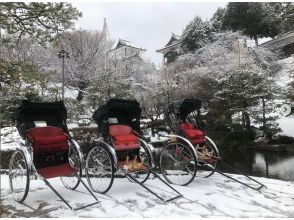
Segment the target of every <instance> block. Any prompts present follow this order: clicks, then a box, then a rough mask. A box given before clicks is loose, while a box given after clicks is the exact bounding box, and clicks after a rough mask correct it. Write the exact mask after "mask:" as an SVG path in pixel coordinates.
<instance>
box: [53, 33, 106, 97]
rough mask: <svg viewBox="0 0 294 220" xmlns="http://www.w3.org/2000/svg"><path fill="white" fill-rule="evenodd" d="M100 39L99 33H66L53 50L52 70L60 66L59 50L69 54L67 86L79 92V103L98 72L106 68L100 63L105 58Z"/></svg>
mask: <svg viewBox="0 0 294 220" xmlns="http://www.w3.org/2000/svg"><path fill="white" fill-rule="evenodd" d="M100 39H101V34H100V33H99V32H93V31H86V30H78V31H72V32H66V33H64V35H63V37H62V38H59V40H58V43H56V44H55V45H54V48H52V50H53V51H54V53H53V56H52V59H53V60H54V62H52V64H53V66H52V67H51V68H54V67H55V68H56V66H57V67H59V66H60V65H59V63H60V60H59V59H58V57H57V56H56V52H57V51H58V50H60V49H61V48H62V49H64V50H66V51H67V52H69V55H70V58H69V59H66V65H65V81H66V85H67V86H70V87H73V88H74V89H77V90H78V91H79V93H78V96H77V100H78V101H82V99H83V96H84V91H85V89H86V88H87V87H88V86H89V84H90V82H91V81H92V80H93V79H94V78H95V77H96V76H97V75H98V73H97V72H98V71H100V70H101V69H102V68H104V64H102V63H100V62H99V60H100V59H101V58H103V57H104V55H103V53H102V51H103V48H102V47H101V44H102V41H101V40H100ZM108 49H109V48H108ZM101 65H102V66H101ZM58 70H59V69H58Z"/></svg>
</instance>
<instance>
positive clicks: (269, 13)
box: [223, 2, 281, 45]
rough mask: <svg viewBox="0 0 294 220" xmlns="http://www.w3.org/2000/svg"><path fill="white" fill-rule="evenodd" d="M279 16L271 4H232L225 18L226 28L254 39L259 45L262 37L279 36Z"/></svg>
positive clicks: (228, 7) (227, 9)
mask: <svg viewBox="0 0 294 220" xmlns="http://www.w3.org/2000/svg"><path fill="white" fill-rule="evenodd" d="M280 22H281V21H280V19H279V16H278V15H277V14H276V12H275V9H274V8H273V7H272V6H270V5H269V4H265V3H261V2H230V3H228V5H227V8H226V12H225V15H224V17H223V25H224V28H226V29H229V30H233V31H237V30H240V31H242V32H243V34H245V35H247V36H249V37H251V38H253V39H254V40H255V42H256V45H258V38H260V37H275V36H276V35H278V34H279V25H280Z"/></svg>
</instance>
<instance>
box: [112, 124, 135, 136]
mask: <svg viewBox="0 0 294 220" xmlns="http://www.w3.org/2000/svg"><path fill="white" fill-rule="evenodd" d="M132 130H133V129H132V128H131V127H130V126H127V125H111V126H109V135H110V136H117V135H128V134H131V133H132Z"/></svg>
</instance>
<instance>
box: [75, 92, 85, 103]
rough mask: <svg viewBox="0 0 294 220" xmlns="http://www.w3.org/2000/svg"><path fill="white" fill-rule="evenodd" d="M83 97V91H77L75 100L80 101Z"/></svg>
mask: <svg viewBox="0 0 294 220" xmlns="http://www.w3.org/2000/svg"><path fill="white" fill-rule="evenodd" d="M83 98H84V93H83V92H82V91H79V93H78V96H77V100H78V101H79V102H81V101H82V99H83Z"/></svg>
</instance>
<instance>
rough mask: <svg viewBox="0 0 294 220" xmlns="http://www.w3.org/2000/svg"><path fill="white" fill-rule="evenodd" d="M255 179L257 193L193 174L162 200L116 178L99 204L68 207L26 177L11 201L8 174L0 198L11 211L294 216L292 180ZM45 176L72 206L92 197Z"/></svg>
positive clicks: (57, 214)
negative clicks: (26, 185)
mask: <svg viewBox="0 0 294 220" xmlns="http://www.w3.org/2000/svg"><path fill="white" fill-rule="evenodd" d="M235 176H236V175H235ZM238 178H240V179H243V178H242V177H240V176H238ZM258 179H259V181H261V182H262V183H264V184H265V185H266V186H267V187H268V188H267V189H263V190H262V191H261V193H260V192H257V191H254V190H251V189H249V188H246V187H243V186H241V185H240V184H238V183H235V182H232V181H230V180H228V179H225V178H224V177H222V176H220V175H218V174H214V175H213V176H212V177H210V178H208V179H203V178H196V179H195V180H194V182H192V183H191V184H190V185H188V186H185V187H184V186H175V188H176V189H177V190H178V191H179V192H180V193H182V195H183V197H182V198H180V199H177V200H175V201H173V202H169V203H167V204H164V203H162V202H161V201H160V200H159V199H157V198H155V197H154V196H153V195H152V194H150V193H148V192H147V191H146V190H144V189H143V188H142V187H140V186H139V185H136V184H134V183H131V182H129V181H128V180H127V179H125V178H124V179H121V178H116V179H115V180H114V184H113V187H112V188H111V189H110V191H109V192H108V193H107V194H106V195H101V194H97V193H96V196H98V198H99V200H100V201H101V207H100V206H99V205H96V206H93V207H88V208H86V209H83V210H80V211H77V212H73V211H71V210H69V209H68V208H67V207H66V206H65V205H64V204H63V203H62V202H61V200H60V199H59V198H57V197H56V195H55V194H54V193H53V192H52V191H51V190H50V189H49V188H48V187H47V186H46V185H45V184H44V183H43V182H41V180H33V181H31V186H30V191H29V194H28V197H27V199H26V200H25V202H24V204H19V203H17V202H14V200H13V199H12V198H11V195H10V194H9V186H8V185H9V184H8V176H7V175H2V176H1V200H2V201H1V202H2V205H3V206H4V207H8V208H9V210H10V211H11V212H12V215H13V216H15V217H59V218H60V217H63V218H71V217H112V218H115V217H161V218H163V217H164V218H168V217H178V218H180V217H181V218H183V217H193V218H195V217H242V218H244V217H252V218H255V217H294V210H293V206H294V200H293V198H294V183H293V182H285V181H279V180H272V179H266V178H258ZM50 182H51V183H53V184H54V186H57V187H56V188H57V190H58V191H59V192H60V193H61V194H62V195H64V196H65V198H66V200H67V201H69V202H70V203H71V204H72V205H73V206H80V205H84V204H86V203H89V202H92V201H93V200H92V198H91V197H90V196H89V194H88V193H86V192H85V189H84V188H83V187H82V186H79V187H78V189H77V191H70V190H67V189H65V188H64V187H63V186H62V183H61V181H60V179H59V178H55V179H51V180H50ZM147 184H148V186H150V187H151V188H152V189H154V190H156V191H157V192H159V194H160V195H162V196H165V197H169V196H171V194H170V193H169V190H168V189H167V188H166V187H165V186H164V185H162V184H161V183H160V182H158V181H157V180H156V179H150V180H148V181H147Z"/></svg>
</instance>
